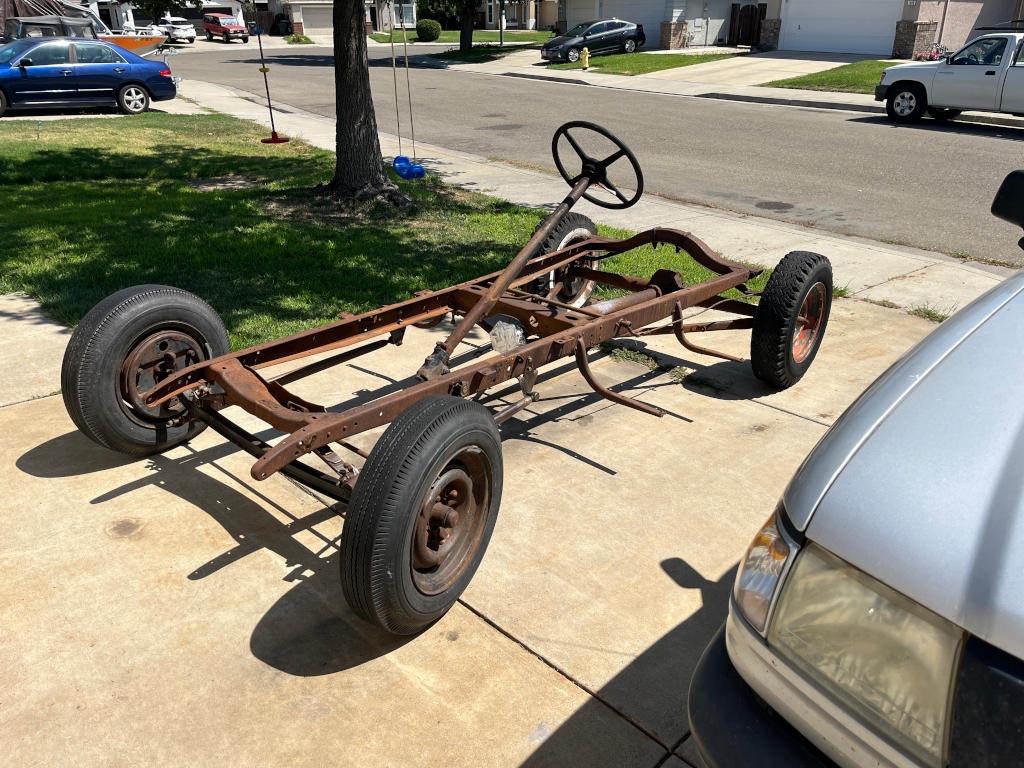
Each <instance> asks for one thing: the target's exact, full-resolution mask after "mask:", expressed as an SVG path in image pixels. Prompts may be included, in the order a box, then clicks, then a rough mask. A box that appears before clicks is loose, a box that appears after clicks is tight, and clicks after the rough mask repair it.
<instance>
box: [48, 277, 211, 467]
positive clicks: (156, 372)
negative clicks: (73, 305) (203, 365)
mask: <svg viewBox="0 0 1024 768" xmlns="http://www.w3.org/2000/svg"><path fill="white" fill-rule="evenodd" d="M230 351H231V343H230V342H229V341H228V334H227V331H226V330H225V329H224V324H223V323H222V322H221V320H220V318H219V317H218V316H217V313H216V312H215V311H214V310H213V308H212V307H211V306H210V305H209V304H207V303H206V302H205V301H203V300H202V299H200V298H199V297H198V296H195V295H193V294H191V293H189V292H188V291H183V290H180V289H179V288H171V287H169V286H166V285H139V286H135V287H134V288H126V289H125V290H123V291H118V292H117V293H115V294H113V295H112V296H108V297H107V298H106V299H104V300H103V301H101V302H100V303H99V304H97V305H96V306H95V307H93V308H92V310H90V312H89V314H87V315H86V316H85V317H84V318H83V319H82V322H81V323H79V324H78V327H77V328H76V329H75V332H74V334H73V335H72V336H71V341H70V342H69V343H68V346H67V349H66V350H65V352H64V363H63V365H62V367H61V375H60V379H61V381H60V383H61V392H62V394H63V396H64V406H65V407H66V408H67V411H68V415H70V416H71V420H72V421H73V422H74V423H75V426H77V427H78V428H79V429H80V430H81V431H82V432H84V433H85V434H86V435H87V436H88V437H90V438H91V439H93V440H95V441H96V442H97V443H99V444H100V445H102V446H104V447H106V448H110V449H112V450H115V451H119V452H121V453H127V454H129V455H132V456H148V455H150V454H154V453H160V452H161V451H166V450H167V449H169V448H173V447H174V446H176V445H180V444H181V443H183V442H185V441H187V440H190V439H191V438H193V437H195V435H197V434H199V432H201V431H202V429H203V426H204V425H202V424H195V423H193V422H191V421H188V420H187V419H186V418H185V416H186V415H187V414H186V411H185V408H184V406H183V405H182V404H181V403H180V402H179V401H178V399H177V398H172V399H171V400H169V401H167V402H166V403H163V404H162V405H159V406H156V407H152V406H148V405H146V403H145V394H146V392H148V391H149V390H150V389H152V388H153V387H154V386H156V385H157V384H158V383H160V382H161V381H163V380H164V379H166V378H168V377H170V376H173V375H175V374H176V373H177V372H178V371H180V370H182V369H183V368H187V367H188V366H190V365H194V364H195V363H198V362H202V361H203V360H210V359H212V358H214V357H219V356H220V355H225V354H227V353H228V352H230Z"/></svg>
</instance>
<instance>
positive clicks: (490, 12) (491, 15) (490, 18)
mask: <svg viewBox="0 0 1024 768" xmlns="http://www.w3.org/2000/svg"><path fill="white" fill-rule="evenodd" d="M487 23H488V24H493V23H494V3H488V4H487Z"/></svg>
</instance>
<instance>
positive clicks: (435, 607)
mask: <svg viewBox="0 0 1024 768" xmlns="http://www.w3.org/2000/svg"><path fill="white" fill-rule="evenodd" d="M459 467H465V472H466V474H467V475H470V474H472V475H473V476H477V475H479V476H480V477H481V480H480V481H479V482H477V483H475V484H474V485H472V486H469V487H472V489H473V490H472V492H470V491H468V490H467V491H466V492H464V493H463V494H462V496H463V497H464V498H463V502H464V505H463V506H458V507H454V508H456V510H457V511H458V510H459V509H461V510H462V512H460V515H459V518H458V521H457V523H456V525H455V526H454V527H453V528H452V529H451V530H453V531H458V532H459V533H458V536H459V538H457V539H453V542H454V543H452V545H451V546H452V550H451V552H450V553H449V555H448V559H445V560H443V562H441V563H440V564H439V565H434V566H433V567H431V568H425V567H421V566H418V565H417V564H416V557H418V554H417V553H418V552H421V551H423V550H422V549H420V548H418V547H417V544H416V543H415V542H414V538H415V537H417V536H419V535H420V534H421V533H422V532H423V531H424V530H426V528H425V526H426V519H427V518H426V517H425V515H424V513H423V512H422V511H421V510H425V509H426V502H427V499H428V498H431V499H432V498H435V496H434V493H433V491H434V486H435V483H437V482H438V481H439V480H440V479H441V478H444V477H448V476H455V475H453V474H452V473H455V474H457V472H458V468H459ZM481 473H482V474H481ZM502 473H503V468H502V456H501V437H500V436H499V434H498V428H497V426H496V425H495V424H494V419H493V417H492V416H491V414H490V412H489V411H488V410H487V409H486V408H484V407H483V406H482V405H480V404H479V403H474V402H472V401H468V400H462V399H460V398H457V397H450V396H448V395H434V396H432V397H427V398H424V399H423V400H419V401H417V402H416V403H414V404H413V405H411V406H409V407H408V408H406V409H405V410H404V411H403V412H402V413H401V414H400V415H399V417H398V418H397V419H396V420H395V421H394V422H393V423H392V424H391V426H389V427H388V429H387V431H385V432H384V434H383V435H382V436H381V438H380V440H379V441H378V442H377V445H376V446H375V447H374V449H373V451H371V453H370V457H369V458H368V459H367V460H366V464H365V465H364V466H363V471H362V472H361V473H360V474H359V480H358V482H356V486H355V490H354V491H353V494H352V500H351V502H350V503H349V505H348V511H347V513H346V516H345V525H344V528H343V529H342V532H341V585H342V590H343V591H344V593H345V599H346V600H347V601H348V604H349V606H351V608H352V610H353V611H354V612H355V613H356V614H357V615H358V616H360V617H362V618H363V619H365V620H367V621H369V622H370V623H372V624H375V625H377V626H379V627H381V628H383V629H385V630H387V631H389V632H392V633H394V634H396V635H409V634H413V633H415V632H419V631H421V630H423V629H425V628H426V627H428V626H429V625H430V624H432V623H433V622H435V621H437V620H438V619H439V618H441V617H442V616H443V615H444V614H445V613H446V612H447V611H448V610H449V609H450V608H451V607H452V606H453V605H454V604H455V601H456V600H457V599H458V597H459V595H461V594H462V592H463V590H465V588H466V587H467V586H468V585H469V582H470V581H471V580H472V578H473V574H475V573H476V570H477V568H478V567H479V566H480V562H481V560H482V559H483V556H484V552H485V551H486V549H487V544H488V542H489V541H490V538H491V532H492V531H493V530H494V522H495V520H496V518H497V516H498V507H499V506H500V504H501V487H502ZM484 476H486V478H487V479H486V480H483V479H482V478H483V477H484ZM485 485H486V487H485ZM444 487H448V486H444ZM446 498H447V497H446ZM471 498H472V501H470V499H471ZM456 503H457V502H451V504H456ZM441 506H444V505H441ZM463 524H465V527H462V528H460V526H462V525H463ZM442 530H445V529H442ZM453 535H454V534H453Z"/></svg>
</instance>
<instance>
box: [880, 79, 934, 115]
mask: <svg viewBox="0 0 1024 768" xmlns="http://www.w3.org/2000/svg"><path fill="white" fill-rule="evenodd" d="M927 108H928V97H927V95H926V94H925V92H924V87H923V86H921V85H918V84H917V83H904V84H899V85H894V86H893V87H892V88H890V89H889V91H888V94H887V95H886V100H885V114H887V115H888V116H889V119H890V120H892V121H893V122H894V123H916V122H917V121H918V120H920V119H921V118H922V117H923V116H924V113H925V110H926V109H927Z"/></svg>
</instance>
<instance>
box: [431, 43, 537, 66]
mask: <svg viewBox="0 0 1024 768" xmlns="http://www.w3.org/2000/svg"><path fill="white" fill-rule="evenodd" d="M533 47H534V46H533V45H532V44H531V45H508V44H506V45H503V46H500V47H499V46H497V45H490V44H486V45H474V46H473V47H472V48H470V49H469V50H468V51H460V50H457V49H454V48H453V49H452V50H450V51H443V52H441V53H431V54H429V56H430V58H432V59H441V60H442V61H457V62H461V63H463V64H482V63H483V62H487V61H495V60H496V59H500V58H502V57H503V56H508V55H509V54H510V53H516V52H517V51H525V50H527V49H529V48H533ZM537 59H538V60H539V59H540V54H539V53H538V54H537Z"/></svg>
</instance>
